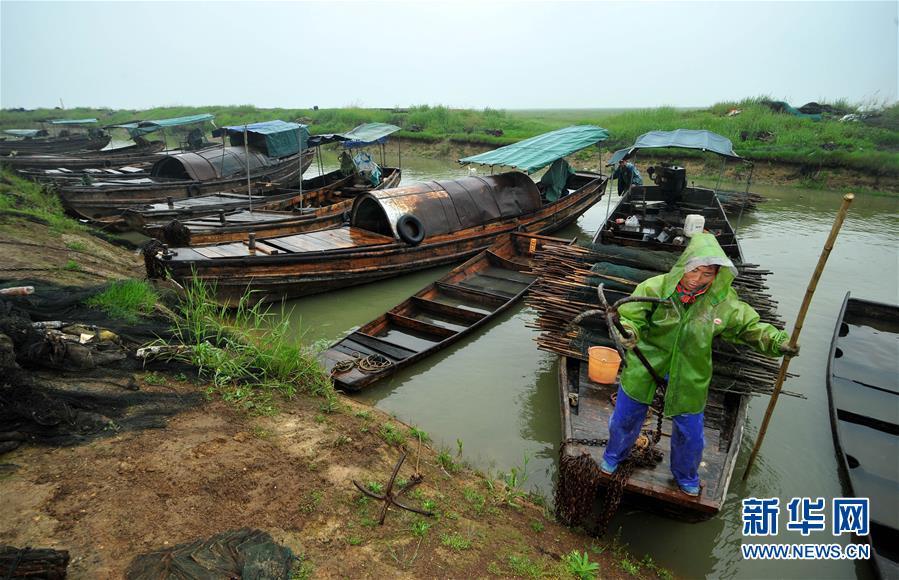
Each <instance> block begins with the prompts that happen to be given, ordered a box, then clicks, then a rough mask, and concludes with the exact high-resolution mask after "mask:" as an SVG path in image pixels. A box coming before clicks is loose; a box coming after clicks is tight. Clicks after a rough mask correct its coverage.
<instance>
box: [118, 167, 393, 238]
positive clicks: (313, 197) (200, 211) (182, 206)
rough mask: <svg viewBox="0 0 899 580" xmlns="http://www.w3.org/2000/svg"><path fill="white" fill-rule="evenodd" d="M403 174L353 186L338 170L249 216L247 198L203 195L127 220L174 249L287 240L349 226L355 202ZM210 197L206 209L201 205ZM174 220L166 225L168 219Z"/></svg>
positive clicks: (256, 205) (261, 200) (386, 171)
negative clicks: (251, 236) (252, 239)
mask: <svg viewBox="0 0 899 580" xmlns="http://www.w3.org/2000/svg"><path fill="white" fill-rule="evenodd" d="M401 177H402V173H401V171H400V170H399V169H396V168H393V167H384V168H382V179H381V183H380V184H378V186H377V187H375V188H371V187H361V186H355V185H351V180H352V176H351V175H350V176H344V175H343V174H342V173H340V172H339V171H334V172H331V173H327V174H325V175H323V176H318V177H314V178H312V179H307V180H303V190H302V193H299V192H298V191H296V190H292V191H291V192H290V193H291V194H290V195H289V198H287V199H285V200H282V199H278V197H279V196H277V195H267V196H255V198H254V200H253V211H249V209H248V203H247V198H246V195H243V196H242V200H241V196H240V195H239V194H219V195H218V196H217V197H222V196H223V195H227V196H228V201H227V202H226V201H225V199H222V200H221V202H219V201H216V200H215V199H213V198H212V196H201V197H198V198H192V199H188V200H181V201H179V202H175V203H174V206H175V207H174V208H168V204H154V205H153V206H148V209H149V210H148V211H145V210H129V211H126V212H125V219H126V220H127V221H128V224H129V226H131V227H132V228H133V229H137V230H140V231H142V232H144V233H145V234H146V235H147V236H149V237H151V238H156V239H157V240H160V241H162V242H164V243H166V244H169V245H173V246H198V245H208V244H216V243H223V242H231V241H240V240H246V239H248V236H249V234H250V233H251V232H252V233H254V234H255V235H256V236H257V238H261V237H270V236H283V235H287V234H294V233H300V232H308V231H314V230H321V229H326V228H332V227H337V226H339V225H341V224H343V223H345V222H346V221H347V216H348V215H349V211H350V209H352V206H353V199H354V198H355V197H356V196H357V195H359V194H360V193H364V192H366V191H370V190H371V189H388V188H391V187H396V186H397V185H398V184H399V182H400V179H401ZM207 197H208V198H209V199H208V200H207V201H208V202H209V203H205V202H204V205H202V206H200V205H198V202H199V201H200V200H203V199H205V198H207ZM166 219H167V220H169V221H165V220H166Z"/></svg>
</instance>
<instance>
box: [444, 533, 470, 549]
mask: <svg viewBox="0 0 899 580" xmlns="http://www.w3.org/2000/svg"><path fill="white" fill-rule="evenodd" d="M440 544H441V545H443V546H446V547H447V548H449V549H450V550H453V551H456V552H461V551H462V550H468V549H469V548H471V540H469V539H468V538H465V537H463V536H462V535H461V534H458V533H456V532H452V533H449V534H443V535H442V536H440Z"/></svg>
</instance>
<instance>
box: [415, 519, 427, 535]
mask: <svg viewBox="0 0 899 580" xmlns="http://www.w3.org/2000/svg"><path fill="white" fill-rule="evenodd" d="M430 528H431V524H429V523H428V522H426V521H424V520H415V522H413V523H412V535H413V536H415V537H416V538H423V537H424V536H425V534H427V533H428V530H429V529H430Z"/></svg>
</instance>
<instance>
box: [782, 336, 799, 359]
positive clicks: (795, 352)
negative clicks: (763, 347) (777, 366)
mask: <svg viewBox="0 0 899 580" xmlns="http://www.w3.org/2000/svg"><path fill="white" fill-rule="evenodd" d="M780 352H781V354H783V355H784V356H789V357H794V356H799V343H796V346H791V345H790V340H789V339H787V340H785V341H784V342H783V344H781V345H780Z"/></svg>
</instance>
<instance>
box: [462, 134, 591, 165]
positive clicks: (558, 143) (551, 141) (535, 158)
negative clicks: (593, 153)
mask: <svg viewBox="0 0 899 580" xmlns="http://www.w3.org/2000/svg"><path fill="white" fill-rule="evenodd" d="M608 137H609V132H608V131H606V130H605V129H603V128H602V127H596V126H594V125H575V126H574V127H567V128H565V129H559V130H558V131H552V132H550V133H544V134H543V135H538V136H536V137H531V138H530V139H525V140H524V141H519V142H518V143H513V144H512V145H507V146H505V147H500V148H499V149H496V150H495V151H488V152H487V153H481V154H480V155H473V156H471V157H465V158H464V159H460V160H459V163H478V164H480V165H505V166H508V167H515V168H516V169H520V170H522V171H524V172H525V173H533V172H535V171H538V170H540V169H543V168H544V167H546V166H547V165H549V164H550V163H552V162H553V161H555V160H556V159H561V158H562V157H565V156H567V155H571V154H572V153H575V152H577V151H580V150H581V149H585V148H587V147H589V146H591V145H595V144H596V143H599V142H600V141H604V140H606V139H607V138H608Z"/></svg>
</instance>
